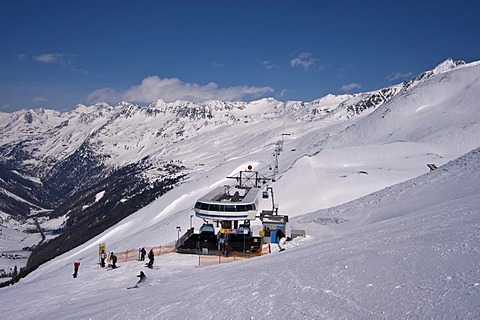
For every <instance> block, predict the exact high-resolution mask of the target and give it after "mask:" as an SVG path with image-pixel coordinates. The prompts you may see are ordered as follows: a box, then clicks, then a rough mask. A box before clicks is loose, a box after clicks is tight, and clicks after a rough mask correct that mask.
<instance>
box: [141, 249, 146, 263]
mask: <svg viewBox="0 0 480 320" xmlns="http://www.w3.org/2000/svg"><path fill="white" fill-rule="evenodd" d="M146 254H147V250H145V248H142V249H140V261H145V255H146Z"/></svg>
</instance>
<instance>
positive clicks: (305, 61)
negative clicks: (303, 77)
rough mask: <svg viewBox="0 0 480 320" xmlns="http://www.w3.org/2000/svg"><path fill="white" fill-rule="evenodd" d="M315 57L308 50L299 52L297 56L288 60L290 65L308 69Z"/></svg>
mask: <svg viewBox="0 0 480 320" xmlns="http://www.w3.org/2000/svg"><path fill="white" fill-rule="evenodd" d="M315 61H317V59H314V58H312V54H311V53H308V52H301V53H300V54H299V55H298V56H297V57H295V58H293V59H292V60H290V65H291V66H292V67H297V66H300V67H303V69H305V70H308V68H309V67H310V66H311V65H313V64H314V63H315Z"/></svg>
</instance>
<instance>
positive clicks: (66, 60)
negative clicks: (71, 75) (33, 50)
mask: <svg viewBox="0 0 480 320" xmlns="http://www.w3.org/2000/svg"><path fill="white" fill-rule="evenodd" d="M73 58H74V55H71V54H63V53H43V54H41V55H38V56H35V57H33V59H34V60H35V61H38V62H41V63H48V64H58V65H61V66H62V67H64V68H66V69H69V70H71V71H73V72H77V73H82V74H87V73H88V71H87V70H85V69H83V68H78V67H76V66H75V65H73V64H72V60H73Z"/></svg>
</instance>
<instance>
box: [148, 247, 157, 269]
mask: <svg viewBox="0 0 480 320" xmlns="http://www.w3.org/2000/svg"><path fill="white" fill-rule="evenodd" d="M154 260H155V254H154V253H153V249H150V252H149V253H148V264H147V267H149V268H150V269H153V261H154Z"/></svg>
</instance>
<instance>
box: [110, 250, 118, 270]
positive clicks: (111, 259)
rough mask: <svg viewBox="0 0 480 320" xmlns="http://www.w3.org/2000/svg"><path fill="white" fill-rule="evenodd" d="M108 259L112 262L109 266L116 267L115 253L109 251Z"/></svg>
mask: <svg viewBox="0 0 480 320" xmlns="http://www.w3.org/2000/svg"><path fill="white" fill-rule="evenodd" d="M110 261H111V262H112V264H111V267H112V269H115V268H116V267H117V256H116V255H115V253H113V252H112V253H110Z"/></svg>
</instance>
